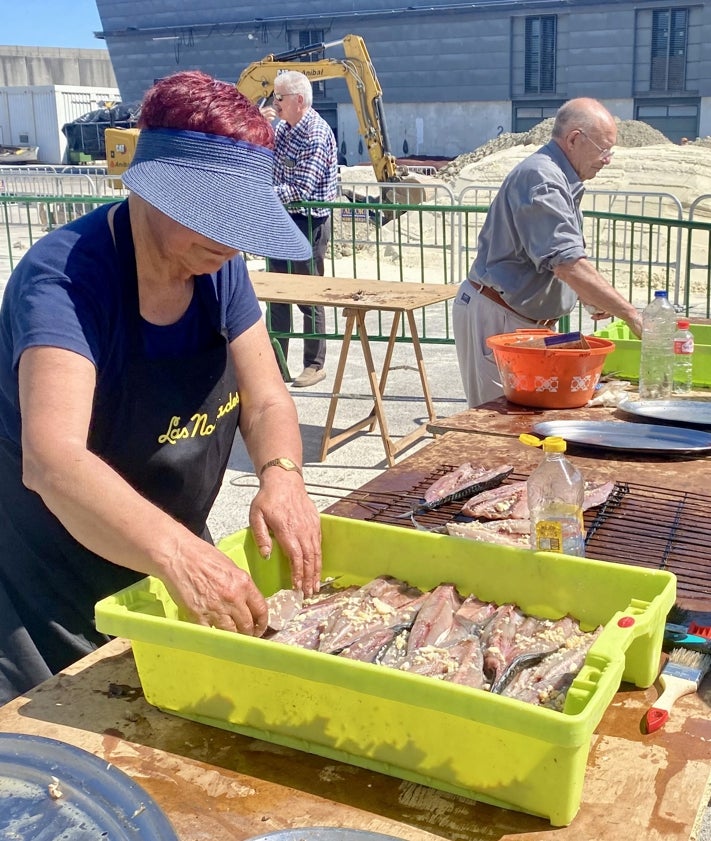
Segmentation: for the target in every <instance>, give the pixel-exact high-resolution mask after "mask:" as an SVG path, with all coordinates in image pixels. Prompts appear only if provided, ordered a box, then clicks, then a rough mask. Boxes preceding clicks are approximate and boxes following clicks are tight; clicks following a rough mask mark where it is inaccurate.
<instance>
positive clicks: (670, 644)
mask: <svg viewBox="0 0 711 841" xmlns="http://www.w3.org/2000/svg"><path fill="white" fill-rule="evenodd" d="M696 627H698V626H696V625H694V623H693V622H692V623H691V625H689V626H688V627H687V626H686V625H673V624H672V623H671V622H667V624H666V625H665V626H664V650H665V651H667V650H668V649H671V648H691V649H692V650H693V651H700V652H702V654H711V634H707V635H706V636H700V635H699V634H697V633H696V632H695V631H694V629H695V628H696Z"/></svg>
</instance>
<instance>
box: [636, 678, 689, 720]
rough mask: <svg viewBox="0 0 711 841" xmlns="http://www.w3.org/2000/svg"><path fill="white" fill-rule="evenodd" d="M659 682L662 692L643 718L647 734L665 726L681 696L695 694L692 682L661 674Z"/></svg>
mask: <svg viewBox="0 0 711 841" xmlns="http://www.w3.org/2000/svg"><path fill="white" fill-rule="evenodd" d="M659 681H660V683H661V684H662V686H663V689H664V691H663V692H662V694H661V695H660V696H659V698H657V701H656V703H655V704H654V706H653V707H650V709H649V710H647V714H646V715H645V718H644V720H645V725H646V730H647V733H654V731H655V730H659V728H660V727H662V726H663V725H664V724H665V722H666V721H667V719H668V718H669V712H670V711H671V708H672V706H673V705H674V703H675V702H676V701H677V699H679V698H681V697H682V696H683V695H691V693H692V692H696V684H695V683H694V681H692V680H684V679H683V678H679V677H674V676H673V675H664V674H662V675H660V677H659Z"/></svg>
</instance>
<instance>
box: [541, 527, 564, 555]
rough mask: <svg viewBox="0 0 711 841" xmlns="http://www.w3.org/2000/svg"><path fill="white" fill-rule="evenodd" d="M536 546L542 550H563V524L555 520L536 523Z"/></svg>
mask: <svg viewBox="0 0 711 841" xmlns="http://www.w3.org/2000/svg"><path fill="white" fill-rule="evenodd" d="M536 546H537V547H538V548H539V549H540V550H542V551H544V552H562V551H563V524H562V523H560V522H558V521H557V520H539V521H538V522H537V523H536Z"/></svg>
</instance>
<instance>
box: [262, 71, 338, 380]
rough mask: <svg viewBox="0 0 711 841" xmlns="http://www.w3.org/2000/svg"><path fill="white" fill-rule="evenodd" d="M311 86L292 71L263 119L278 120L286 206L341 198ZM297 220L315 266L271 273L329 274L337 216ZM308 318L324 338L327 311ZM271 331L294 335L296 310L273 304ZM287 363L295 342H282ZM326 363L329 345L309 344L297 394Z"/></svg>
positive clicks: (277, 177)
mask: <svg viewBox="0 0 711 841" xmlns="http://www.w3.org/2000/svg"><path fill="white" fill-rule="evenodd" d="M312 101H313V94H312V90H311V82H310V81H309V79H308V77H307V76H305V75H304V74H303V73H299V72H297V71H295V70H288V71H286V72H285V73H280V74H279V75H278V76H277V78H276V80H275V82H274V103H273V106H272V107H271V108H265V109H263V110H262V113H263V114H264V115H265V116H266V117H267V118H268V119H270V118H273V117H278V118H279V120H280V122H279V124H278V125H277V128H276V138H275V146H274V188H275V189H276V192H277V195H278V196H279V198H280V199H281V201H282V202H283V203H284V204H285V205H289V204H290V203H292V202H304V201H313V202H331V201H335V199H336V198H337V193H338V163H337V148H336V138H335V137H334V136H333V131H332V130H331V128H330V126H329V125H328V123H327V122H326V121H325V120H324V119H323V118H322V117H321V116H320V115H319V114H318V113H317V112H316V111H315V110H314V109H313V108H312V107H311V103H312ZM289 212H290V213H291V216H292V219H293V220H294V222H295V223H296V224H297V226H298V227H299V229H300V230H301V231H302V232H303V233H304V235H305V236H307V237H308V239H309V241H310V242H311V245H312V248H313V255H312V257H311V259H310V260H305V261H298V260H291V261H285V260H274V259H270V260H269V263H268V268H269V271H272V272H286V273H290V274H302V275H304V274H308V275H321V276H323V274H324V257H325V255H326V249H327V247H328V243H329V240H330V238H331V216H330V211H329V210H328V209H326V208H323V209H322V208H309V209H307V210H290V211H289ZM299 309H300V310H301V312H302V313H303V314H304V333H305V334H310V333H311V334H313V333H323V332H325V329H326V316H325V312H324V308H323V307H307V306H302V305H299ZM271 329H272V330H273V331H275V332H284V333H287V332H291V330H292V322H291V306H290V305H289V304H271ZM278 341H279V344H280V345H281V349H282V352H283V353H284V358H285V359H286V358H287V354H288V350H289V340H288V339H286V338H280V339H279V340H278ZM325 359H326V342H325V340H324V339H309V338H307V339H304V370H303V371H302V372H301V374H299V376H298V377H297V378H296V379H295V380H294V382H293V385H294V386H295V387H297V388H305V387H307V386H311V385H315V384H316V383H318V382H321V380H323V379H324V378H325V376H326V372H325V371H324V370H323V366H324V362H325Z"/></svg>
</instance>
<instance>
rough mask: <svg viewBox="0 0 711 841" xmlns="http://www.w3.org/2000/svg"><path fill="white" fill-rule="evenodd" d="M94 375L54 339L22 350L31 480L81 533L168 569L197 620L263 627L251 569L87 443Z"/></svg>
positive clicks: (132, 561) (26, 476)
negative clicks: (174, 515)
mask: <svg viewBox="0 0 711 841" xmlns="http://www.w3.org/2000/svg"><path fill="white" fill-rule="evenodd" d="M95 383H96V376H95V370H94V367H93V365H92V364H91V362H89V360H87V359H85V358H84V357H83V356H81V355H79V354H76V353H73V352H71V351H67V350H61V349H59V348H52V347H33V348H29V349H28V350H26V351H25V352H24V353H23V354H22V356H21V358H20V363H19V387H20V411H21V416H22V453H23V482H24V484H25V485H26V486H27V487H28V488H29V489H30V490H33V491H35V492H36V493H38V494H39V495H40V496H41V497H42V500H43V501H44V503H45V505H46V506H47V507H48V508H49V510H50V511H51V512H52V513H53V514H54V515H55V516H56V517H57V518H58V519H59V520H60V522H61V523H62V524H63V525H64V527H65V528H66V529H67V531H68V532H69V533H70V534H72V535H73V537H74V538H75V539H76V540H78V541H79V543H81V544H82V545H84V546H86V547H87V548H88V549H90V550H91V551H93V552H95V553H96V554H97V555H100V556H101V557H103V558H106V559H107V560H109V561H111V562H112V563H115V564H118V565H120V566H124V567H128V568H129V569H133V570H136V571H137V572H141V573H145V574H147V575H154V576H156V577H158V578H160V579H161V580H162V581H163V582H164V584H165V585H166V587H167V588H168V591H169V593H170V594H171V596H172V598H173V599H174V600H175V601H176V603H177V604H178V605H179V606H180V607H181V608H182V609H183V610H184V611H185V612H186V613H187V615H188V617H189V618H190V619H192V620H193V621H196V622H199V623H200V624H203V625H213V626H215V627H218V628H223V629H225V630H238V631H241V632H242V633H247V634H257V635H259V634H261V633H263V632H264V629H265V627H266V618H267V617H266V604H265V602H264V599H263V598H262V596H261V594H260V593H259V591H258V589H257V588H256V586H255V585H254V582H253V581H252V580H251V578H250V577H249V576H248V575H247V574H246V573H245V572H244V571H242V570H240V569H239V568H238V567H236V566H235V565H234V563H233V562H232V561H231V560H230V559H229V558H227V556H226V555H224V554H223V553H222V552H220V551H219V550H217V549H216V548H215V547H214V546H211V545H210V544H209V543H206V542H205V541H204V540H202V539H200V538H199V537H196V536H195V535H194V534H192V533H191V532H190V531H189V530H188V529H186V528H185V527H184V526H182V525H181V524H180V523H178V522H176V521H175V520H174V519H173V518H171V517H170V516H169V515H168V514H166V513H165V512H163V511H161V510H160V509H159V508H157V507H156V506H155V505H153V504H152V503H150V502H149V501H147V500H146V499H144V498H143V497H142V496H141V494H140V493H138V492H137V491H136V490H135V489H134V488H132V487H131V486H130V485H129V484H128V483H127V482H126V481H125V480H124V479H123V478H122V477H121V476H120V475H119V474H118V473H116V471H114V470H113V469H112V468H111V467H110V466H109V465H108V464H106V462H104V461H102V460H101V459H100V458H99V457H98V456H96V455H95V454H93V453H91V452H90V451H89V450H88V449H87V439H88V432H89V422H90V418H91V411H92V403H93V397H94V388H95Z"/></svg>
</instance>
